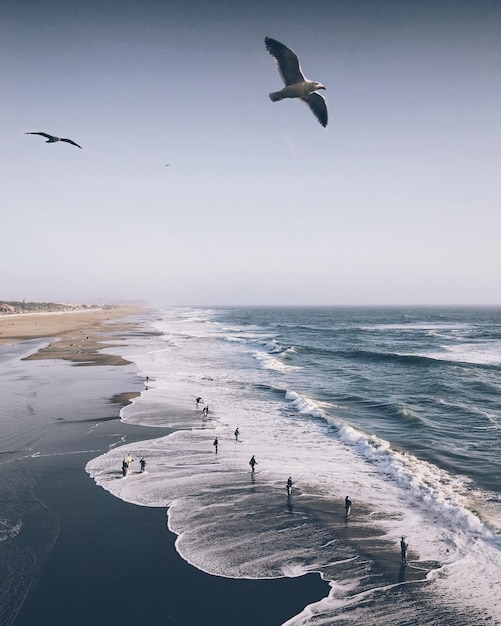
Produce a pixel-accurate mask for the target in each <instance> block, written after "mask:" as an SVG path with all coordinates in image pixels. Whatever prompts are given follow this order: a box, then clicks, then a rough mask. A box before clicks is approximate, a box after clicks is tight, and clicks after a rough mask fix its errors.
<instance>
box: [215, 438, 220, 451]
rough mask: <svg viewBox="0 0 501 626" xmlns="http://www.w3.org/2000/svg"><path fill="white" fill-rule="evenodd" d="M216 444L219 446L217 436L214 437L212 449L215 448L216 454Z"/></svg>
mask: <svg viewBox="0 0 501 626" xmlns="http://www.w3.org/2000/svg"><path fill="white" fill-rule="evenodd" d="M218 446H219V441H218V438H217V437H216V438H215V439H214V449H215V451H216V454H217V448H218Z"/></svg>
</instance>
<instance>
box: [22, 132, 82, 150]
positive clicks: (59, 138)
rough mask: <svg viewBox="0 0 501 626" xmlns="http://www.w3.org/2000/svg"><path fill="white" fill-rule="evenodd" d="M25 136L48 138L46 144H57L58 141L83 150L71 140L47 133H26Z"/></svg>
mask: <svg viewBox="0 0 501 626" xmlns="http://www.w3.org/2000/svg"><path fill="white" fill-rule="evenodd" d="M24 134H25V135H42V137H47V141H46V142H45V143H56V141H65V142H66V143H71V145H72V146H76V147H77V148H80V149H81V150H82V149H83V148H82V146H79V145H78V144H77V143H75V142H74V141H72V140H71V139H65V138H64V137H54V135H48V134H47V133H24Z"/></svg>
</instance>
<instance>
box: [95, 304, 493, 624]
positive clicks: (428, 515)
mask: <svg viewBox="0 0 501 626" xmlns="http://www.w3.org/2000/svg"><path fill="white" fill-rule="evenodd" d="M208 321H210V315H205V314H204V315H202V314H197V315H195V316H193V315H192V314H191V312H187V313H186V315H185V316H183V315H182V314H180V312H179V311H175V312H169V313H168V314H167V316H166V318H165V320H164V321H160V322H157V324H156V326H157V328H159V329H161V330H162V331H163V332H164V333H165V334H164V336H163V337H165V339H162V340H161V343H162V344H163V345H164V346H165V347H162V348H161V349H158V350H151V351H149V352H140V351H139V352H138V353H136V354H133V355H127V356H128V357H129V358H132V359H133V360H134V361H135V362H136V363H137V364H138V366H139V368H140V369H141V370H142V372H143V373H144V374H142V375H143V376H144V375H145V374H148V375H149V376H150V378H151V379H152V383H151V388H149V389H148V391H146V392H145V393H144V394H142V395H141V396H140V397H139V398H136V399H135V400H134V402H133V403H132V404H130V405H128V406H127V407H125V408H124V409H123V410H122V416H123V419H125V420H127V421H129V422H134V423H140V424H146V425H165V426H174V427H176V428H183V430H178V431H176V432H174V433H172V434H171V435H169V436H166V437H162V438H159V439H155V440H150V441H146V442H138V443H135V444H132V445H128V446H121V447H119V448H114V449H113V450H110V451H109V452H108V453H107V454H105V455H103V456H101V457H98V458H97V459H94V460H92V461H91V462H89V464H88V465H87V471H88V472H89V473H90V474H91V475H92V476H93V477H94V479H95V480H96V482H97V483H98V484H100V485H101V486H102V487H104V488H105V489H107V490H109V491H110V492H111V493H113V494H114V495H116V496H117V497H120V498H122V499H124V500H126V501H129V502H133V503H136V504H140V505H145V506H160V507H170V508H169V527H170V528H171V529H172V530H173V531H174V532H175V533H176V534H177V535H178V539H177V542H176V546H177V549H178V551H179V552H180V554H181V555H182V556H183V557H184V558H185V559H186V560H187V561H189V562H190V563H192V564H193V565H195V566H196V567H198V568H200V569H202V570H204V571H207V572H209V573H212V574H217V575H220V576H230V577H251V578H270V577H277V576H292V575H294V576H297V575H301V574H303V573H306V572H311V571H319V572H321V573H322V575H323V576H324V577H325V578H326V579H328V580H330V581H332V586H333V592H332V593H331V594H330V596H329V598H327V599H325V600H323V601H322V602H321V603H319V604H317V605H315V606H314V607H310V608H309V609H307V610H306V611H305V612H304V613H303V614H302V615H301V616H298V617H297V620H296V621H294V620H291V621H290V624H295V625H298V624H308V623H310V622H309V621H308V620H310V619H311V620H313V619H315V620H317V621H314V622H313V621H312V622H311V623H332V622H329V621H326V622H322V621H321V620H319V617H318V615H319V611H320V613H323V614H324V615H326V616H328V615H329V614H334V613H335V611H336V610H338V609H339V607H340V606H343V603H349V602H350V601H353V600H350V596H352V595H353V592H354V590H355V589H358V586H359V584H360V582H357V580H355V579H354V580H345V581H344V582H339V581H338V582H335V581H336V579H337V571H338V567H339V566H338V565H335V564H334V563H333V555H335V558H334V561H337V562H341V561H345V560H346V559H348V560H349V559H355V557H356V556H357V554H356V552H355V551H354V547H353V545H352V546H351V547H350V546H349V545H343V546H340V544H339V540H338V538H337V537H336V534H335V532H334V531H333V529H332V528H329V527H328V526H325V525H322V524H318V523H317V522H315V521H314V519H312V517H311V516H310V515H309V514H308V512H307V510H306V509H303V508H302V507H301V501H302V498H307V499H311V498H317V499H321V500H328V501H332V502H334V503H338V507H339V508H342V500H343V498H344V496H345V495H346V494H349V495H350V497H351V499H352V500H353V502H354V505H353V511H354V512H353V515H356V510H357V505H358V504H359V503H363V504H364V506H367V507H368V508H369V510H370V511H372V512H373V515H372V516H370V520H374V521H370V520H369V521H370V523H371V524H375V525H377V526H378V527H379V530H380V531H381V532H382V533H384V537H385V538H386V540H387V541H388V542H390V544H392V545H395V550H396V551H397V546H398V539H399V537H400V536H401V535H402V534H405V535H406V536H408V537H410V538H411V550H412V558H413V560H414V561H439V562H440V563H442V564H443V565H442V568H441V569H440V570H439V571H437V572H436V573H435V575H434V577H433V580H432V583H433V585H434V588H435V592H436V593H437V594H440V596H441V598H442V602H443V603H445V604H447V603H448V602H449V603H450V602H451V601H452V600H451V598H454V601H456V600H455V599H456V598H461V599H462V602H464V604H465V606H473V607H478V608H479V609H481V610H485V609H486V607H490V609H489V610H490V611H491V615H492V616H494V619H501V606H500V603H499V600H496V598H499V596H500V594H499V588H498V587H497V585H498V583H497V582H496V581H499V580H500V576H499V574H500V565H499V551H500V545H499V536H497V535H496V533H495V530H494V528H492V527H490V526H489V525H488V524H486V523H485V522H482V521H481V520H480V518H479V517H478V516H477V515H476V514H474V513H473V512H472V510H471V501H472V499H475V494H474V493H473V492H472V490H471V485H470V482H469V481H468V480H467V479H466V478H464V477H461V476H451V475H449V474H448V473H447V472H445V471H444V470H440V469H439V468H437V467H436V466H434V465H432V464H430V463H427V462H425V461H422V460H419V459H417V458H416V457H414V456H412V455H409V454H405V453H403V452H401V451H399V450H395V449H393V448H392V446H391V445H390V443H389V442H387V441H385V440H383V439H381V438H378V437H376V436H374V435H372V434H370V433H364V432H362V431H360V430H359V429H357V428H355V427H353V426H352V425H351V424H349V423H347V422H346V421H344V420H342V419H340V418H339V417H338V416H337V415H336V409H335V407H333V406H332V405H329V404H328V403H321V402H319V401H318V400H316V399H315V398H312V397H310V396H308V395H307V394H305V393H303V392H300V391H295V390H292V389H289V390H286V389H285V388H284V389H283V390H282V391H279V390H278V389H279V388H277V387H273V386H272V385H270V384H269V383H270V381H269V378H268V371H269V370H268V368H266V367H265V368H262V367H261V368H256V367H255V365H253V363H254V362H255V359H258V360H260V361H262V359H261V357H260V356H259V354H260V353H259V352H257V351H256V350H255V345H254V343H255V339H256V338H255V337H253V338H249V337H247V338H245V339H244V341H236V342H235V341H220V339H221V338H224V336H225V335H226V336H227V335H228V332H229V331H228V328H224V329H223V328H222V327H221V326H218V325H215V324H212V323H210V324H208ZM172 337H175V338H176V341H172ZM266 358H267V359H268V358H269V360H266V359H265V360H266V362H267V363H269V362H273V359H275V360H276V359H277V358H278V359H279V358H280V356H278V357H277V355H276V354H271V355H269V356H268V357H266ZM271 369H272V371H275V372H276V370H277V369H278V368H277V367H274V368H271ZM284 371H285V370H279V371H278V372H276V374H277V375H281V374H282V373H283V372H284ZM197 395H200V396H202V398H203V401H204V403H209V405H210V407H211V410H210V413H209V419H208V420H206V421H203V420H202V415H201V411H200V410H197V409H196V405H195V401H194V398H195V397H196V396H197ZM171 407H177V410H174V409H171ZM237 426H238V427H239V430H240V433H241V436H240V441H238V442H237V441H236V440H235V437H234V434H233V433H234V430H235V428H236V427H237ZM215 436H217V437H218V440H219V451H218V454H217V455H216V454H215V452H214V448H213V445H212V442H213V440H214V437H215ZM128 452H131V453H132V455H133V457H134V458H135V459H136V460H137V459H139V458H140V457H141V456H144V457H145V458H146V459H147V464H148V465H147V468H148V472H147V473H145V474H140V473H138V467H135V468H134V471H133V472H132V473H131V474H130V475H129V476H128V477H127V478H126V479H123V478H121V477H120V466H121V461H122V458H123V456H125V455H126V454H127V453H128ZM251 455H255V456H256V459H257V461H258V465H257V471H256V473H255V475H254V476H252V474H251V472H250V469H249V465H248V461H249V458H250V456H251ZM288 475H292V477H293V480H294V483H295V486H294V494H293V500H292V502H293V504H294V506H292V507H291V506H288V504H289V505H290V502H289V503H288V502H287V500H286V497H285V480H286V478H287V476H288ZM359 523H361V522H359ZM325 546H331V547H332V548H331V550H326V549H325ZM353 562H354V563H356V562H357V561H356V559H355V561H353ZM359 567H362V565H360V566H359ZM362 579H363V577H362ZM314 615H315V618H313V616H314ZM322 619H323V618H322ZM326 619H330V618H327V617H326Z"/></svg>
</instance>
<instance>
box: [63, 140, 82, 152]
mask: <svg viewBox="0 0 501 626" xmlns="http://www.w3.org/2000/svg"><path fill="white" fill-rule="evenodd" d="M59 141H66V143H71V145H72V146H76V147H77V148H80V149H81V150H83V148H82V146H79V145H78V144H77V143H75V142H74V141H72V140H71V139H63V138H62V137H61V139H60V140H59Z"/></svg>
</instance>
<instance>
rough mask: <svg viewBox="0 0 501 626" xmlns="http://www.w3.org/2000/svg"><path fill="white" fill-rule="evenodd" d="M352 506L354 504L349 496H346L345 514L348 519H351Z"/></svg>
mask: <svg viewBox="0 0 501 626" xmlns="http://www.w3.org/2000/svg"><path fill="white" fill-rule="evenodd" d="M351 504H352V502H351V500H350V499H349V498H348V496H346V498H345V499H344V512H345V514H346V519H348V518H349V517H350V513H351Z"/></svg>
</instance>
